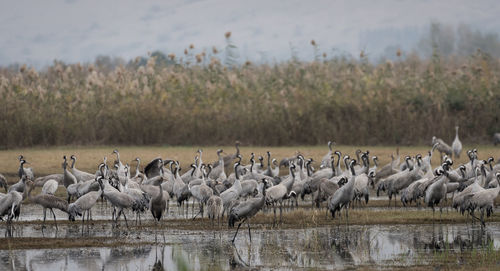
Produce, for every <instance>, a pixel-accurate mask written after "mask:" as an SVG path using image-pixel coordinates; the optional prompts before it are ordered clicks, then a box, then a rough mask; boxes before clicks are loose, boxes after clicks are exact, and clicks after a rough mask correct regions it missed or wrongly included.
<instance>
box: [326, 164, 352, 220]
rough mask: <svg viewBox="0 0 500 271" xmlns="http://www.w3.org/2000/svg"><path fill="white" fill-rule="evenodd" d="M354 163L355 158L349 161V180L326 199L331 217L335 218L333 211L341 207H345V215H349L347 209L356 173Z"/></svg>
mask: <svg viewBox="0 0 500 271" xmlns="http://www.w3.org/2000/svg"><path fill="white" fill-rule="evenodd" d="M355 164H356V160H355V159H353V160H351V162H350V163H349V168H350V170H351V176H350V178H349V181H347V183H346V184H345V185H343V186H342V187H340V188H339V189H338V190H337V191H335V193H334V194H333V196H331V197H330V198H329V199H328V209H329V210H330V213H331V214H332V217H334V218H335V212H337V211H339V212H340V210H341V209H342V208H345V210H346V213H345V215H346V217H348V216H349V213H348V209H349V203H350V202H351V200H353V198H354V183H355V179H356V174H355V172H354V165H355Z"/></svg>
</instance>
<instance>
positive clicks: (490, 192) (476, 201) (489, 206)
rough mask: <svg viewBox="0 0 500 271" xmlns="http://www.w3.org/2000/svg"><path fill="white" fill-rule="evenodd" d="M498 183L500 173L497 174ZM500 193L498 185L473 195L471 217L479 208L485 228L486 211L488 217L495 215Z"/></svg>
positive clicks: (470, 200) (470, 201) (499, 181)
mask: <svg viewBox="0 0 500 271" xmlns="http://www.w3.org/2000/svg"><path fill="white" fill-rule="evenodd" d="M495 177H496V179H497V182H498V183H499V184H500V172H497V173H496V174H495ZM499 192H500V185H497V186H496V187H495V188H491V189H485V190H481V191H479V192H476V193H474V194H472V195H471V196H470V197H471V198H470V199H469V204H470V206H469V209H470V210H471V215H472V216H473V214H472V212H473V211H474V209H476V208H479V209H480V210H481V218H480V220H481V223H482V224H483V226H485V223H484V211H485V210H486V216H487V217H490V216H491V215H492V214H493V210H494V209H495V199H496V198H497V196H498V193H499Z"/></svg>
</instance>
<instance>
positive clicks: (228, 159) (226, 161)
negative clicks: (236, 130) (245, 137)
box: [212, 141, 241, 168]
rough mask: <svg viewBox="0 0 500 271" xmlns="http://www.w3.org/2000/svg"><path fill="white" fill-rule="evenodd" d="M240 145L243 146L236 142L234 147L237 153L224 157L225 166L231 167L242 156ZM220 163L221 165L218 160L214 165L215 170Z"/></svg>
mask: <svg viewBox="0 0 500 271" xmlns="http://www.w3.org/2000/svg"><path fill="white" fill-rule="evenodd" d="M240 145H241V143H240V142H239V141H236V142H235V144H234V146H235V148H236V153H233V154H228V155H226V156H223V157H222V160H223V161H224V166H227V165H230V164H231V163H232V162H233V160H234V159H236V158H238V156H239V155H240ZM219 163H220V161H219V160H217V161H215V162H214V163H213V164H212V166H213V167H214V168H216V167H217V166H218V165H219Z"/></svg>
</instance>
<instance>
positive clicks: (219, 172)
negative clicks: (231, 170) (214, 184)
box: [202, 149, 227, 180]
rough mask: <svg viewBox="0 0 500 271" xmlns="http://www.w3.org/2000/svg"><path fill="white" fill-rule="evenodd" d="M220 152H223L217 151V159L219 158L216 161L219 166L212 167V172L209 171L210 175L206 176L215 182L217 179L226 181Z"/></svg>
mask: <svg viewBox="0 0 500 271" xmlns="http://www.w3.org/2000/svg"><path fill="white" fill-rule="evenodd" d="M222 152H223V150H222V149H218V150H217V157H218V158H219V159H218V161H219V164H218V165H217V166H216V167H213V169H212V171H210V173H209V174H208V177H210V179H212V180H217V179H219V178H220V179H221V180H225V179H227V176H226V173H225V172H224V165H225V163H224V158H223V157H222V156H221V153H222ZM202 174H203V172H202Z"/></svg>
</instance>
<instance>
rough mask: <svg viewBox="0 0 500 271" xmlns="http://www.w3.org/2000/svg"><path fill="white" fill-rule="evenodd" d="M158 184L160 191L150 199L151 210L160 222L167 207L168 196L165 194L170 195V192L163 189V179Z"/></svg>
mask: <svg viewBox="0 0 500 271" xmlns="http://www.w3.org/2000/svg"><path fill="white" fill-rule="evenodd" d="M162 164H163V163H162ZM156 185H157V186H158V193H156V194H155V195H154V196H153V198H151V200H150V201H149V210H151V214H152V215H153V218H154V219H155V220H156V221H158V222H160V219H161V217H162V215H163V213H164V212H165V209H166V208H167V198H166V197H165V196H168V193H167V192H166V191H163V189H162V188H161V181H158V182H156Z"/></svg>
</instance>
